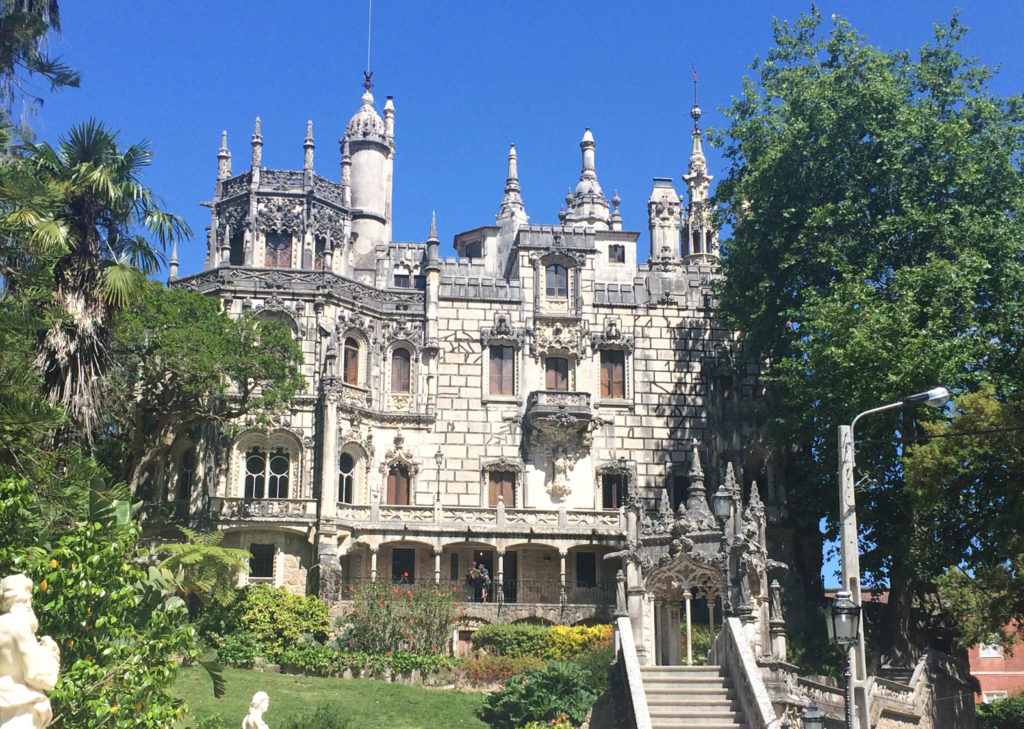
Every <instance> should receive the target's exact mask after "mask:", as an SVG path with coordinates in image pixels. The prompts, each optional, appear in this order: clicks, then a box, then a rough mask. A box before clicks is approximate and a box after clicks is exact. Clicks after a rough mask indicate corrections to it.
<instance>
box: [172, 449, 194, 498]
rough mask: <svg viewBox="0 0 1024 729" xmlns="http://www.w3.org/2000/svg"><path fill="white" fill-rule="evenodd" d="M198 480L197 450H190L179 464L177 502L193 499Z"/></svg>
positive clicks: (182, 456)
mask: <svg viewBox="0 0 1024 729" xmlns="http://www.w3.org/2000/svg"><path fill="white" fill-rule="evenodd" d="M195 480H196V449H195V448H188V449H187V450H186V451H185V452H184V453H182V454H181V461H180V463H179V464H178V483H177V489H176V490H175V494H174V498H175V500H176V501H190V500H191V499H192V485H193V484H194V483H195Z"/></svg>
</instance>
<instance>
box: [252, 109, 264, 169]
mask: <svg viewBox="0 0 1024 729" xmlns="http://www.w3.org/2000/svg"><path fill="white" fill-rule="evenodd" d="M262 164H263V134H262V133H261V132H260V118H259V117H256V124H255V126H254V127H253V130H252V167H253V169H259V168H260V166H261V165H262Z"/></svg>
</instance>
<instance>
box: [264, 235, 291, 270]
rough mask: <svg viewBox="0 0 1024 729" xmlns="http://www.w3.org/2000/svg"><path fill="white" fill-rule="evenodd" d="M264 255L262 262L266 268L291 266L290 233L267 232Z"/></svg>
mask: <svg viewBox="0 0 1024 729" xmlns="http://www.w3.org/2000/svg"><path fill="white" fill-rule="evenodd" d="M266 241H267V245H266V256H265V258H264V264H265V265H266V267H267V268H291V267H292V236H291V234H290V233H267V234H266Z"/></svg>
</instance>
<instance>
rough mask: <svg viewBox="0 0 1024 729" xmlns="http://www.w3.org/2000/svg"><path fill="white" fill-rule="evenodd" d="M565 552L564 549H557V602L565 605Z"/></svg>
mask: <svg viewBox="0 0 1024 729" xmlns="http://www.w3.org/2000/svg"><path fill="white" fill-rule="evenodd" d="M565 554H566V553H565V551H564V550H561V549H560V550H558V582H559V584H560V585H561V590H560V592H559V594H558V602H559V603H560V604H562V605H565V603H566V599H567V597H566V594H565Z"/></svg>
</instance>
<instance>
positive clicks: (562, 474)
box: [554, 448, 569, 488]
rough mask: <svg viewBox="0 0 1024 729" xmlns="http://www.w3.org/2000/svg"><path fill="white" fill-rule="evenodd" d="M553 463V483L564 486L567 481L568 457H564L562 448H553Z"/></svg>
mask: <svg viewBox="0 0 1024 729" xmlns="http://www.w3.org/2000/svg"><path fill="white" fill-rule="evenodd" d="M554 464H555V473H554V485H555V486H559V487H563V488H564V487H565V486H566V484H567V483H568V481H569V459H568V458H567V457H566V455H565V451H564V450H563V449H561V448H556V449H555V460H554Z"/></svg>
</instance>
